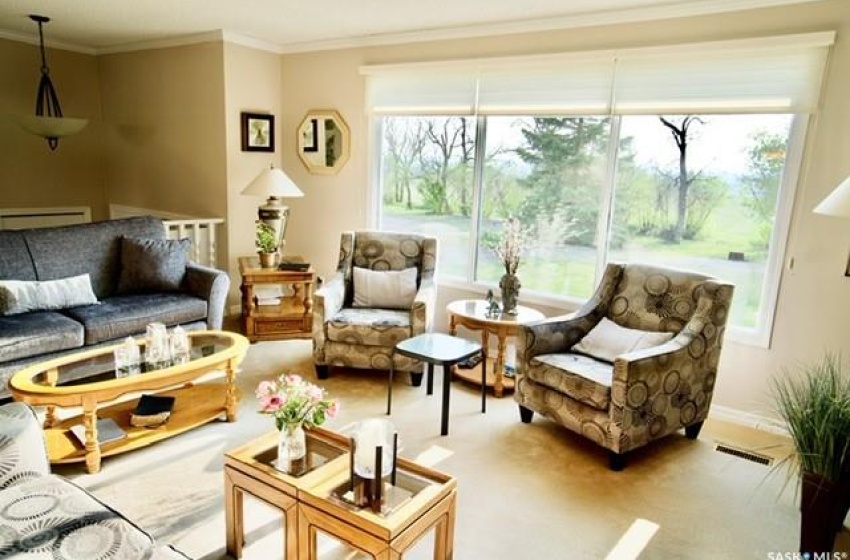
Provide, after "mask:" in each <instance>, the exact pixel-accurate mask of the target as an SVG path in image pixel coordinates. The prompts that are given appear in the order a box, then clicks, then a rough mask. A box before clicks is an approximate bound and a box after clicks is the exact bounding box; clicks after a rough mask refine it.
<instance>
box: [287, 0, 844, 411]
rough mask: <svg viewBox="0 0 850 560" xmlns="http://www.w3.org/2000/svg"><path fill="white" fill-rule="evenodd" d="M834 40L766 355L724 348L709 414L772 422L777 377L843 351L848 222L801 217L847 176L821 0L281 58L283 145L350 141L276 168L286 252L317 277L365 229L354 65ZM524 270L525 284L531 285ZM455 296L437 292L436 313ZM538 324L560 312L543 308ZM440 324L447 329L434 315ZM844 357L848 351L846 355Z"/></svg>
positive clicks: (362, 141) (365, 153) (837, 68)
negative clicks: (320, 114)
mask: <svg viewBox="0 0 850 560" xmlns="http://www.w3.org/2000/svg"><path fill="white" fill-rule="evenodd" d="M830 29H833V30H837V31H838V40H837V42H836V45H835V47H834V50H833V57H832V60H831V65H830V67H829V70H828V75H827V78H826V82H825V95H824V101H823V105H822V110H821V113H820V115H819V118H818V120H817V122H813V123H812V126H811V127H810V129H809V137H808V142H807V151H806V152H807V155H806V158H805V162H804V168H803V170H802V174H801V179H800V186H799V189H798V193H797V201H796V205H795V211H794V217H793V226H792V230H791V233H790V238H789V248H788V256H789V257H794V259H795V266H794V270H793V271H786V273H785V274H784V277H783V281H782V286H781V292H780V297H779V303H778V308H777V316H776V327H775V331H774V337H773V344H772V347H771V348H770V349H762V348H755V347H752V346H744V345H740V344H736V343H733V342H730V341H727V344H726V349H725V351H724V355H723V358H722V360H721V369H720V374H719V381H718V385H717V389H716V391H715V400H714V404H716V405H721V406H725V407H730V408H733V409H737V410H739V411H743V412H750V413H756V414H764V415H768V416H772V413H771V405H770V397H769V385H770V379H771V377H772V376H773V375H774V374H775V372H776V371H777V370H778V369H779V368H780V367H781V366H791V365H793V364H795V363H798V362H799V361H806V360H812V359H815V358H817V357H818V356H819V355H820V354H821V352H822V351H823V349H824V348H832V349H844V350H848V349H850V348H848V347H850V335H849V334H848V333H850V278H845V277H844V276H843V270H844V266H845V263H846V261H847V257H848V248H850V220H844V221H842V220H838V219H832V218H826V217H822V216H816V215H814V214H812V213H811V211H810V210H811V208H812V207H813V206H814V205H815V204H816V203H817V202H818V201H819V200H820V199H821V198H822V197H823V196H825V195H826V194H827V193H828V192H830V190H831V189H832V188H833V187H834V186H835V185H837V184H838V182H839V181H840V180H842V179H843V178H844V177H845V176H847V175H848V174H850V157H848V154H850V132H848V131H850V73H848V72H847V69H848V68H850V41H848V37H850V2H847V1H846V0H830V1H825V2H818V3H813V4H803V5H798V6H791V7H783V8H770V9H762V10H752V11H747V12H738V13H734V14H722V15H715V16H707V17H698V18H687V19H676V20H664V21H656V22H642V23H638V24H631V25H616V26H604V27H595V28H584V29H569V30H564V31H553V32H545V33H535V34H525V35H516V36H511V37H491V38H480V39H471V40H452V41H442V42H433V43H422V44H415V45H402V46H394V47H379V48H361V49H348V50H343V51H329V52H318V53H306V54H292V55H284V56H283V57H282V68H283V74H282V77H283V90H284V101H283V113H282V115H283V133H284V136H285V137H287V138H293V137H294V134H295V129H296V127H297V126H298V124H299V122H300V120H301V118H302V117H303V115H304V113H305V112H306V111H307V110H308V109H313V108H334V109H337V110H339V111H340V113H341V114H342V116H343V117H344V118H345V119H346V121H347V122H348V124H349V126H350V127H351V131H352V143H351V155H352V157H351V160H350V161H349V162H348V164H347V165H346V166H345V168H343V169H342V170H341V172H340V173H339V174H338V175H336V176H332V177H325V176H318V175H309V174H308V173H307V172H306V171H305V169H304V167H303V165H301V163H300V161H299V160H298V158H297V155H296V152H295V150H294V149H293V147H292V146H293V145H292V144H290V145H287V146H285V147H284V149H283V162H284V166H285V167H286V168H287V170H290V169H291V170H292V177H293V179H294V180H295V181H296V183H298V184H299V185H300V186H301V188H302V189H303V190H304V191H305V193H306V197H305V198H304V199H301V200H299V201H297V202H296V203H294V204H293V205H292V206H293V208H294V210H295V217H294V220H293V223H292V230H291V232H290V234H289V239H290V242H291V248H292V249H293V250H296V251H298V252H300V253H303V254H304V255H305V256H307V257H308V258H309V259H311V260H312V261H313V262H314V263H316V265H317V267H318V269H319V272H320V273H322V274H328V273H329V272H331V271H332V270H333V267H334V264H335V261H336V257H337V244H338V239H339V232H340V231H342V230H344V229H351V228H359V227H366V226H367V225H368V220H367V199H368V197H369V167H370V166H369V158H370V157H371V156H370V139H369V133H368V119H367V117H366V114H365V109H364V80H363V78H362V77H361V76H360V75H359V74H358V71H357V70H358V67H359V66H360V65H363V64H380V63H393V62H410V61H423V60H442V59H451V58H470V57H477V56H506V55H516V54H526V53H529V54H530V53H546V52H560V51H571V50H587V49H608V48H615V47H637V46H647V45H664V44H670V43H677V42H688V41H705V40H720V39H734V38H746V37H757V36H766V35H778V34H788V33H804V32H811V31H820V30H830ZM529 273H530V271H525V272H524V274H529ZM469 295H470V294H468V293H467V292H464V291H462V290H448V289H444V288H443V289H441V290H440V302H439V304H438V309H442V308H443V307H444V305H445V303H446V301H448V300H449V299H456V298H458V297H464V296H466V297H468V296H469ZM544 311H546V312H547V313H550V314H552V313H556V312H560V311H562V310H559V309H545V310H544ZM439 315H440V316H439V317H438V324H439V325H440V326H443V327H444V326H445V317H444V315H443V314H442V313H440V314H439ZM845 354H850V352H845Z"/></svg>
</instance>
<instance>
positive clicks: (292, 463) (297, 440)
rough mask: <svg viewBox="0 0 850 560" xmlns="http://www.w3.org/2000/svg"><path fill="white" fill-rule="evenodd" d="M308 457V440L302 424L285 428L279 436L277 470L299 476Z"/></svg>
mask: <svg viewBox="0 0 850 560" xmlns="http://www.w3.org/2000/svg"><path fill="white" fill-rule="evenodd" d="M306 455H307V438H306V435H305V434H304V426H302V425H301V424H295V425H291V426H284V427H283V429H281V430H280V433H279V434H278V440H277V462H276V463H275V468H276V469H277V470H279V471H280V472H283V473H287V474H297V473H298V472H300V471H301V468H302V465H303V463H304V461H303V459H304V457H305V456H306Z"/></svg>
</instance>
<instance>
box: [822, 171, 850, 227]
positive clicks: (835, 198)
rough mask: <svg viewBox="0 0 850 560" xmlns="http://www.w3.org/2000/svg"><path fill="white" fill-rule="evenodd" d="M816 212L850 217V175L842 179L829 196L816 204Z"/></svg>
mask: <svg viewBox="0 0 850 560" xmlns="http://www.w3.org/2000/svg"><path fill="white" fill-rule="evenodd" d="M814 212H815V214H825V215H827V216H838V217H842V218H843V217H850V177H847V178H846V179H844V180H843V181H841V184H840V185H838V186H837V187H835V190H834V191H832V192H831V193H829V196H827V197H826V198H824V199H823V200H822V201H821V203H820V204H818V205H817V206H815V209H814Z"/></svg>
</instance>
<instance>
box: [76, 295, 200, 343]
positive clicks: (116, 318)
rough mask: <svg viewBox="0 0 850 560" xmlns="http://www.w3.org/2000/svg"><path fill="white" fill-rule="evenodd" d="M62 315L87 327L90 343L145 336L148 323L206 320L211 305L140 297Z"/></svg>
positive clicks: (182, 299)
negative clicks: (136, 335) (208, 306)
mask: <svg viewBox="0 0 850 560" xmlns="http://www.w3.org/2000/svg"><path fill="white" fill-rule="evenodd" d="M62 313H64V314H66V315H67V316H69V317H71V318H72V319H74V320H76V321H79V322H80V323H82V324H83V327H84V328H85V341H86V344H95V343H97V342H101V341H104V340H112V339H115V338H124V337H125V336H130V335H134V334H139V333H144V332H145V328H146V327H147V325H148V323H154V322H158V323H164V324H165V325H168V326H172V325H179V324H181V323H188V322H190V321H199V320H203V319H205V318H206V316H207V302H206V301H204V300H202V299H201V298H197V297H194V296H188V295H185V294H137V295H127V296H115V297H111V298H107V299H104V300H103V301H101V302H100V304H99V305H86V306H84V307H74V308H71V309H65V310H63V311H62Z"/></svg>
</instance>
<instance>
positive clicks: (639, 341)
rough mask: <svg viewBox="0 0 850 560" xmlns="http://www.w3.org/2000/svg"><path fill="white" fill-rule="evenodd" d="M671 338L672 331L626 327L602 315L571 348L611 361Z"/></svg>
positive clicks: (580, 352) (660, 343)
mask: <svg viewBox="0 0 850 560" xmlns="http://www.w3.org/2000/svg"><path fill="white" fill-rule="evenodd" d="M672 338H673V333H668V332H652V331H640V330H637V329H628V328H626V327H621V326H620V325H618V324H617V323H615V322H614V321H611V320H609V319H606V318H605V317H603V318H602V320H601V321H599V323H598V324H597V325H596V326H595V327H593V328H592V329H590V332H589V333H587V334H586V335H585V336H584V338H582V339H581V340H579V341H578V343H577V344H575V345H574V346H573V347H572V348H571V350H572V351H573V352H578V353H579V354H585V355H586V356H590V357H592V358H596V359H597V360H602V361H605V362H613V361H614V358H616V357H617V356H620V355H622V354H628V353H629V352H634V351H635V350H643V349H644V348H652V347H653V346H660V345H662V344H664V343H666V342H669V341H670V340H672Z"/></svg>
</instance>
